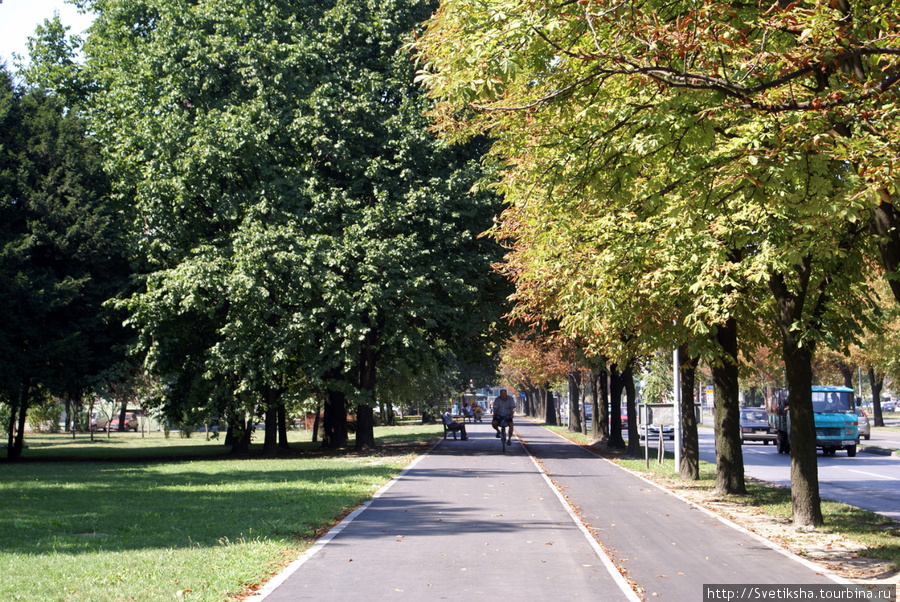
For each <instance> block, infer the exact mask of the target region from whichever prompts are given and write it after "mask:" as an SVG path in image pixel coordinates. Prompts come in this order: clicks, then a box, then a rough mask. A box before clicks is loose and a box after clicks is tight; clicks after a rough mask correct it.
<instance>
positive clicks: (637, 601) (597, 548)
mask: <svg viewBox="0 0 900 602" xmlns="http://www.w3.org/2000/svg"><path fill="white" fill-rule="evenodd" d="M516 437H517V438H518V439H519V442H520V443H521V442H522V438H521V437H519V436H518V435H516ZM523 447H524V448H525V453H527V454H528V457H529V458H531V462H532V463H533V464H534V465H535V467H536V468H537V469H538V472H539V473H541V476H542V477H543V478H544V481H546V482H547V485H549V486H550V490H551V491H553V493H555V494H556V498H557V499H558V500H559V503H560V504H562V507H563V508H565V509H566V512H568V513H569V517H570V518H571V519H572V522H573V523H575V525H577V526H578V528H579V529H580V530H581V534H582V535H584V538H585V539H587V541H588V543H589V544H590V545H591V547H592V548H593V549H594V552H596V553H597V557H598V558H600V561H601V562H602V563H603V566H604V567H606V571H607V572H608V573H609V574H610V576H611V577H612V578H613V581H615V582H616V585H618V586H619V589H620V590H622V592H623V593H624V594H625V595H626V596H627V597H628V599H629V600H631V601H632V602H641V597H640V596H638V595H637V594H636V593H634V590H633V589H632V588H631V585H629V583H628V581H627V580H626V579H625V577H623V576H622V573H621V572H619V567H617V566H616V565H615V563H614V562H613V561H612V559H610V557H609V556H608V555H607V554H606V550H604V549H603V546H601V545H600V543H599V542H597V540H596V539H595V538H594V536H593V535H592V534H591V532H590V531H589V530H588V528H587V527H585V526H584V523H583V522H582V520H581V519H580V518H579V517H578V515H577V514H575V511H574V510H573V509H572V506H571V504H569V502H567V501H566V498H565V497H563V494H562V493H560V491H559V489H557V488H556V485H554V484H553V481H551V480H550V477H549V476H547V473H546V472H545V471H544V468H543V467H542V466H541V465H540V463H539V462H538V461H537V460H535V458H534V456H533V455H531V452H530V451H528V446H527V445H523Z"/></svg>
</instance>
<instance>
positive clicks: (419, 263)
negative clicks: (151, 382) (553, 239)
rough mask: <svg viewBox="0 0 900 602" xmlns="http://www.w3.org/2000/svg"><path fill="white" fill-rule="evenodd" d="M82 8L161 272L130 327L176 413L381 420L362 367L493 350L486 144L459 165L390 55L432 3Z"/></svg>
mask: <svg viewBox="0 0 900 602" xmlns="http://www.w3.org/2000/svg"><path fill="white" fill-rule="evenodd" d="M92 8H93V9H94V10H95V11H96V12H97V15H98V16H97V20H96V21H95V24H94V28H93V31H92V34H91V36H90V38H89V39H88V40H87V42H86V44H85V51H86V54H87V56H88V59H89V60H88V69H89V71H90V73H91V74H92V76H93V78H95V79H96V80H97V81H98V82H99V85H100V87H101V90H100V92H99V94H98V95H97V97H96V99H95V100H96V103H95V106H94V109H95V111H96V120H95V124H96V127H97V129H98V131H99V132H100V133H101V134H102V136H103V139H104V140H105V141H106V153H107V161H108V168H109V170H110V171H111V172H112V173H113V174H115V176H116V181H117V183H118V186H119V193H120V194H122V195H123V196H124V197H126V198H130V197H133V198H134V202H135V206H136V208H137V215H136V222H135V233H136V234H137V235H138V236H137V240H136V243H137V245H138V248H139V249H141V252H142V254H144V255H145V256H146V257H147V258H148V259H149V262H150V268H149V271H148V274H147V275H146V278H145V279H144V283H145V288H144V290H143V291H141V292H140V293H139V294H137V295H134V296H133V297H131V299H129V300H128V302H127V303H125V304H124V306H125V307H127V308H128V309H129V311H130V312H131V314H132V323H133V324H134V325H135V326H136V327H137V328H139V329H140V331H141V339H142V340H141V343H142V346H143V347H144V348H146V349H147V350H148V351H149V354H150V356H149V357H150V361H151V364H152V365H153V366H154V367H155V369H156V370H158V371H159V372H160V373H161V374H163V375H165V378H166V380H167V381H169V382H171V383H172V384H173V385H174V389H173V391H178V397H177V398H175V397H170V402H171V403H177V404H186V405H187V407H191V406H196V405H198V404H203V401H202V400H203V399H218V398H221V397H228V396H231V397H235V396H238V397H237V398H238V399H241V400H243V401H242V403H245V404H248V405H253V404H255V403H256V402H257V401H258V400H259V394H260V392H261V390H262V389H263V388H264V387H274V388H277V389H279V390H290V389H292V388H300V389H304V390H306V391H308V392H315V391H321V390H324V388H326V387H337V388H340V389H341V390H343V391H344V392H346V393H347V394H349V395H350V399H351V400H352V401H354V402H364V403H371V391H370V390H367V386H366V385H364V384H363V383H362V382H360V377H359V373H360V366H361V365H362V363H363V360H362V359H361V358H362V357H363V355H364V354H365V353H366V352H368V351H374V353H375V355H376V356H377V358H378V365H379V366H382V365H387V366H397V367H399V366H401V365H407V366H411V367H418V366H429V365H432V364H434V363H435V362H438V361H439V360H440V359H441V358H442V357H444V355H445V354H446V352H447V351H452V352H455V353H456V354H462V353H463V352H464V351H468V350H469V348H475V349H473V351H477V350H480V349H482V348H483V347H484V344H485V342H484V341H483V339H482V338H480V336H479V333H481V332H483V331H484V330H485V329H486V328H487V327H488V326H489V325H490V324H491V322H492V321H494V320H495V319H496V318H497V317H498V316H499V313H500V309H499V303H498V302H497V301H498V299H502V298H503V296H502V295H498V294H497V293H496V291H494V290H493V289H494V288H495V286H496V279H494V280H492V279H491V277H490V276H489V274H490V264H491V262H493V261H495V260H497V259H498V258H499V250H498V247H497V246H496V245H495V244H494V243H493V242H491V241H489V240H486V239H482V238H478V234H479V233H480V232H482V231H483V230H484V229H486V228H487V227H489V226H490V223H491V218H492V216H493V215H494V213H495V211H496V209H497V202H498V201H497V198H496V197H495V196H494V195H492V194H489V193H473V192H472V186H473V184H474V183H475V182H476V180H477V179H478V178H480V177H481V176H482V175H483V170H482V169H481V167H480V166H479V164H478V157H479V156H480V154H481V151H482V150H483V148H484V143H483V142H480V141H474V142H472V143H469V144H467V145H465V146H448V145H446V144H444V143H442V142H439V141H437V140H436V139H435V138H434V136H433V135H432V134H430V133H429V132H428V122H427V120H425V118H423V117H422V115H421V113H422V112H423V110H424V109H425V108H427V106H429V103H428V101H427V100H426V99H425V98H424V97H423V96H422V95H421V94H420V93H419V91H418V90H417V88H416V87H415V86H414V85H413V83H412V64H411V62H410V61H409V59H408V56H407V53H406V52H405V51H402V50H401V49H400V48H399V41H400V40H401V39H402V37H403V36H404V35H405V34H406V32H408V31H409V30H410V29H411V28H412V27H414V26H415V24H416V23H418V22H419V21H421V20H422V19H424V18H425V17H426V16H427V15H428V11H429V10H430V4H429V3H427V2H420V1H406V0H403V1H401V0H394V1H391V2H387V3H385V2H342V1H338V2H325V3H314V2H286V1H279V2H262V1H251V2H250V3H243V4H240V5H236V4H234V3H228V2H223V1H218V0H210V1H204V2H176V1H173V0H141V1H138V2H131V1H129V2H120V1H118V0H104V1H96V2H93V3H92ZM473 342H474V343H475V345H473ZM488 342H489V341H488ZM470 355H476V356H477V353H472V354H470ZM334 374H340V375H341V376H340V380H341V381H342V382H341V383H336V382H334V379H333V375H334ZM326 375H327V376H329V379H330V380H326V378H325V377H326Z"/></svg>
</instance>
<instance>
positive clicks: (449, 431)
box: [441, 420, 465, 439]
mask: <svg viewBox="0 0 900 602" xmlns="http://www.w3.org/2000/svg"><path fill="white" fill-rule="evenodd" d="M454 422H455V421H454ZM463 422H465V421H463ZM441 424H442V425H443V426H444V439H446V438H447V434H448V433H449V434H451V435H453V438H454V439H456V438H457V437H456V433H461V432H462V431H459V430H455V431H451V430H450V427H448V426H447V424H446V423H445V422H444V421H443V420H441Z"/></svg>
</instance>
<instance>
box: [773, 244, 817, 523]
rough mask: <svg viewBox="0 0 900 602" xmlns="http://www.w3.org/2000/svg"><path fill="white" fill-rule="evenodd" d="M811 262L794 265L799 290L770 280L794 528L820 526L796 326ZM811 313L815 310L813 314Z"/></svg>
mask: <svg viewBox="0 0 900 602" xmlns="http://www.w3.org/2000/svg"><path fill="white" fill-rule="evenodd" d="M809 264H810V261H809V260H808V259H807V260H806V261H805V262H803V263H801V264H798V265H797V268H796V269H797V273H798V276H799V280H800V286H799V288H798V291H792V290H791V289H790V288H789V287H788V286H787V284H786V282H785V279H784V277H783V276H782V275H780V274H776V275H774V276H772V278H771V279H770V280H769V289H770V290H771V291H772V295H773V296H774V298H775V304H776V308H777V312H776V322H777V324H778V329H779V330H780V332H781V356H782V360H783V361H784V374H785V380H786V381H787V386H788V396H789V397H788V398H789V400H790V409H789V412H790V418H791V433H790V439H791V506H792V508H793V514H794V517H793V519H794V525H796V526H818V525H821V524H822V523H823V517H822V507H821V499H820V498H819V468H818V462H817V459H816V425H815V414H814V413H813V406H812V358H813V352H814V348H813V345H812V343H811V342H810V341H801V340H800V339H798V338H797V335H798V331H797V330H796V324H797V323H798V322H799V321H800V319H801V317H802V316H803V313H804V309H803V305H804V301H805V299H806V296H807V295H806V293H807V287H808V283H809V273H810V271H811V270H810V267H809ZM812 313H813V314H814V313H815V311H813V312H812Z"/></svg>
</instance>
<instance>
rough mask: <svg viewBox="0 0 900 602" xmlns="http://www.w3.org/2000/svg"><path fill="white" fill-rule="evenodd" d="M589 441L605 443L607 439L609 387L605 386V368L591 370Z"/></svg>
mask: <svg viewBox="0 0 900 602" xmlns="http://www.w3.org/2000/svg"><path fill="white" fill-rule="evenodd" d="M591 397H592V399H591V406H592V410H593V416H594V419H593V420H591V442H592V443H606V441H607V440H608V439H609V389H608V388H607V386H606V369H605V368H600V369H595V370H592V371H591Z"/></svg>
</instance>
